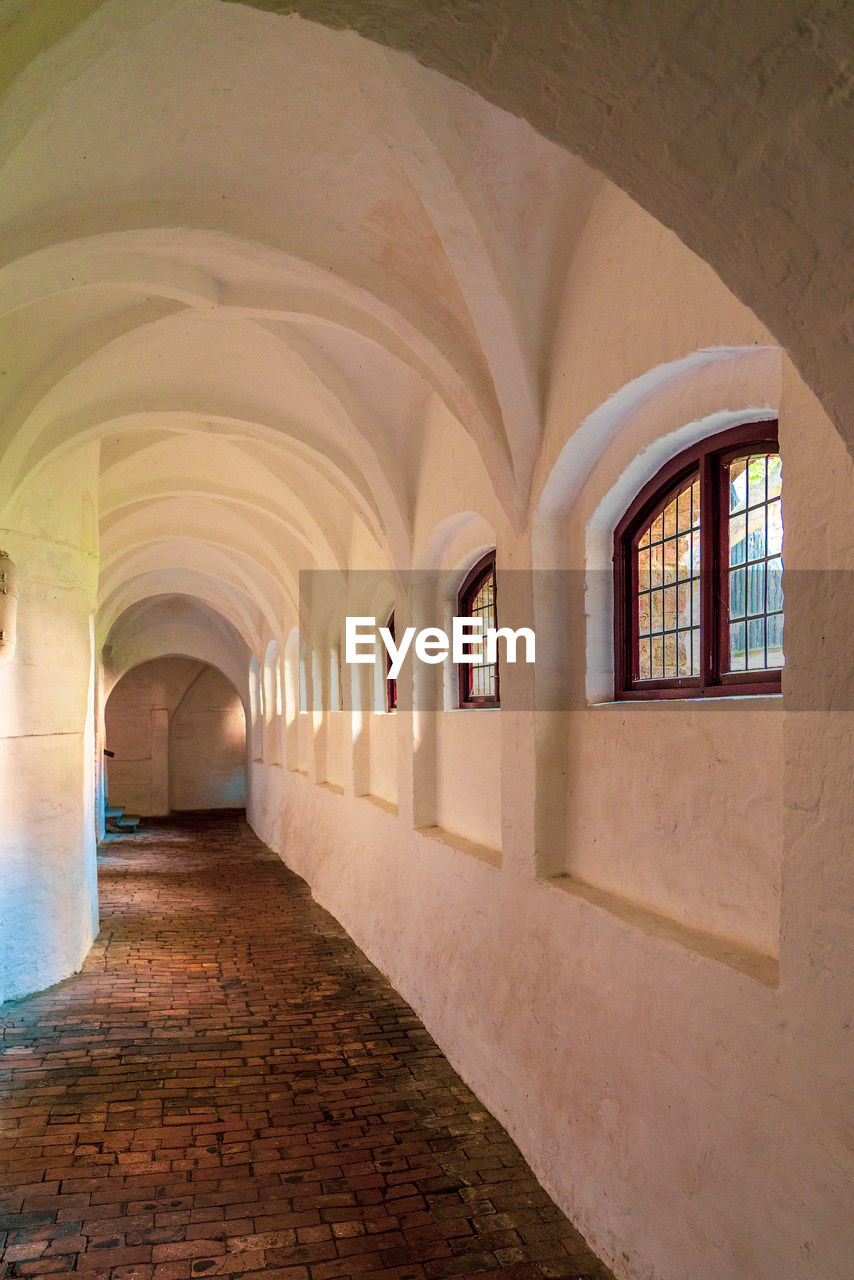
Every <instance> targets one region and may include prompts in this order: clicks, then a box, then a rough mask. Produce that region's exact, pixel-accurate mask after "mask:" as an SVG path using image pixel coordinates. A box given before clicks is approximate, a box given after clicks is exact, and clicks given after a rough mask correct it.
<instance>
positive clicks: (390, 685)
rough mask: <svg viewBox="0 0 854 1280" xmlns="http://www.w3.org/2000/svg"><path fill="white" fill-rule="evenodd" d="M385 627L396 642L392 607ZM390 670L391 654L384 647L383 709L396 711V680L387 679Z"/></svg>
mask: <svg viewBox="0 0 854 1280" xmlns="http://www.w3.org/2000/svg"><path fill="white" fill-rule="evenodd" d="M386 627H387V628H388V630H389V631H390V632H391V638H392V640H394V641H395V642H396V641H397V636H396V635H395V634H394V609H392V611H391V613H390V614H389V615H388V622H387V623H386ZM390 670H391V654H390V653H389V651H388V649H386V655H385V676H386V680H385V709H386V711H396V710H397V681H396V680H390V679H389V677H388V673H389V671H390Z"/></svg>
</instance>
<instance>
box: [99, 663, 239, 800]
mask: <svg viewBox="0 0 854 1280" xmlns="http://www.w3.org/2000/svg"><path fill="white" fill-rule="evenodd" d="M105 723H106V735H107V736H106V741H107V746H108V748H109V749H110V750H111V751H113V752H114V757H113V758H112V759H111V760H110V761H109V765H108V770H107V772H108V778H109V793H110V794H109V799H110V803H111V804H116V805H119V806H121V807H123V808H125V809H129V810H132V811H134V812H137V813H140V814H142V815H143V816H155V815H158V816H159V815H165V814H168V813H170V812H172V810H173V809H179V810H180V809H209V808H214V809H218V808H243V806H244V805H245V803H246V713H245V708H244V705H243V699H242V698H241V696H240V693H239V691H238V690H237V688H236V687H235V685H234V684H233V682H232V681H231V680H230V679H229V678H228V677H227V676H226V675H225V674H224V673H223V672H222V671H221V670H219V668H217V667H215V666H213V665H212V664H210V663H207V662H203V661H200V660H198V659H194V658H189V657H186V656H184V655H182V654H161V655H160V656H158V657H156V658H152V659H149V660H147V661H145V662H141V663H138V664H137V665H135V666H133V667H130V668H129V669H128V670H127V671H125V672H124V674H123V675H122V676H121V677H120V679H118V680H117V681H116V682H115V684H114V685H113V687H112V689H111V691H110V695H109V697H108V698H107V700H106V707H105Z"/></svg>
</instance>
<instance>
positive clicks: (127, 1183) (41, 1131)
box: [0, 816, 610, 1280]
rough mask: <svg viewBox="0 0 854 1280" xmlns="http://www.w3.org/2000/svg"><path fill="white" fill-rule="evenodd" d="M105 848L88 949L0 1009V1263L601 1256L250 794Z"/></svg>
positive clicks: (341, 1269) (592, 1274) (0, 1270)
mask: <svg viewBox="0 0 854 1280" xmlns="http://www.w3.org/2000/svg"><path fill="white" fill-rule="evenodd" d="M99 872H100V891H101V926H102V927H101V933H100V935H99V938H98V940H97V943H96V945H95V947H94V948H93V950H92V952H91V953H90V955H89V957H88V959H87V961H86V963H85V966H84V968H83V971H82V973H80V974H78V975H77V976H76V977H73V978H71V979H69V980H68V981H67V982H64V983H62V984H60V985H59V986H57V987H54V988H52V989H51V990H49V991H47V992H46V993H44V994H43V995H40V996H36V997H33V998H31V999H27V1000H24V1001H22V1002H20V1003H18V1004H15V1005H9V1006H7V1007H6V1009H5V1010H4V1015H5V1016H4V1018H3V1019H2V1020H0V1277H13V1276H42V1275H44V1276H47V1275H51V1276H53V1275H57V1274H60V1275H61V1274H63V1273H69V1272H75V1273H81V1272H82V1273H86V1274H87V1275H89V1276H92V1277H110V1280H183V1278H185V1277H194V1276H219V1275H243V1274H244V1273H246V1272H249V1273H260V1274H263V1275H264V1276H266V1277H269V1278H270V1280H333V1278H335V1277H349V1276H377V1277H384V1278H385V1280H392V1278H395V1280H421V1278H422V1277H425V1278H426V1277H436V1278H439V1277H444V1276H458V1275H465V1276H479V1277H487V1276H489V1277H493V1276H496V1277H497V1276H501V1277H504V1278H505V1280H529V1278H530V1280H533V1278H534V1277H576V1278H581V1277H586V1278H587V1280H605V1278H606V1277H608V1276H609V1275H610V1273H609V1272H608V1271H607V1270H606V1269H605V1268H604V1267H603V1266H602V1265H601V1263H599V1262H598V1261H597V1260H596V1259H595V1257H594V1256H593V1255H592V1254H591V1253H590V1251H589V1250H588V1249H587V1248H586V1246H585V1245H584V1242H583V1240H582V1239H581V1237H580V1236H579V1234H578V1233H577V1232H576V1231H575V1230H574V1229H573V1228H572V1227H571V1226H570V1224H569V1223H568V1222H567V1220H566V1219H565V1217H564V1216H563V1214H562V1213H561V1212H560V1211H559V1210H558V1209H557V1208H556V1207H555V1206H554V1205H553V1204H552V1202H551V1200H550V1199H549V1197H548V1196H547V1195H546V1193H545V1192H544V1191H543V1190H542V1189H541V1188H540V1186H539V1185H538V1183H537V1182H536V1181H535V1179H534V1177H533V1175H532V1174H531V1172H530V1170H529V1169H528V1167H527V1165H526V1164H525V1163H524V1161H523V1159H522V1157H521V1156H520V1154H519V1152H518V1151H517V1149H516V1147H515V1146H514V1144H513V1143H512V1142H511V1140H510V1139H509V1137H508V1136H507V1134H506V1133H505V1132H504V1130H503V1129H502V1128H501V1127H500V1126H499V1125H498V1124H497V1123H496V1121H495V1120H493V1118H492V1117H491V1116H490V1115H488V1114H487V1113H486V1112H485V1111H484V1110H483V1109H482V1107H481V1106H480V1105H479V1104H478V1102H477V1101H476V1099H475V1098H474V1097H473V1095H472V1094H471V1093H470V1092H469V1090H468V1089H467V1088H465V1086H464V1085H463V1084H462V1083H461V1081H460V1079H459V1078H458V1076H457V1075H456V1074H455V1072H454V1071H453V1070H452V1068H451V1067H450V1065H449V1064H448V1062H447V1061H446V1059H445V1058H444V1057H443V1056H442V1054H441V1053H440V1052H439V1050H438V1048H437V1047H436V1045H435V1044H434V1043H433V1041H432V1040H431V1039H430V1037H429V1035H428V1034H427V1033H426V1031H425V1030H424V1028H423V1027H422V1026H421V1024H420V1023H419V1021H418V1020H417V1018H416V1017H415V1016H414V1014H413V1013H412V1011H411V1010H410V1009H409V1007H408V1006H407V1005H406V1004H405V1003H404V1001H403V1000H402V999H401V998H400V997H399V996H398V995H397V994H396V993H395V992H394V991H393V990H392V989H391V987H390V986H389V985H388V983H387V982H386V981H385V980H384V979H383V978H382V977H381V975H380V974H379V973H378V971H377V970H376V969H375V968H373V966H372V965H371V964H370V963H369V962H368V961H367V960H366V959H365V957H364V956H363V955H362V953H361V952H360V951H359V950H358V949H357V948H356V947H355V945H354V944H353V943H352V942H351V941H350V940H349V939H348V937H347V936H346V934H345V933H344V932H343V930H342V929H341V927H340V926H339V925H338V924H337V923H336V922H335V921H334V920H333V919H332V917H331V916H329V915H328V914H327V913H326V912H325V911H323V910H321V909H320V908H319V907H318V906H317V905H316V904H315V903H314V902H313V900H312V899H311V897H310V895H309V892H308V889H307V887H306V885H305V883H304V881H302V880H301V879H299V878H298V877H297V876H295V875H293V874H292V873H291V872H289V871H288V870H287V869H286V867H285V866H284V865H283V863H282V862H281V861H280V860H279V858H278V857H277V856H275V855H274V854H273V853H271V852H270V851H269V850H268V849H267V847H266V846H265V845H263V844H262V843H261V842H260V841H259V840H258V839H257V838H256V837H255V836H254V835H253V833H252V832H251V830H250V829H249V828H248V826H247V825H246V824H245V823H244V822H243V821H241V820H240V819H239V818H238V817H236V816H228V817H216V818H214V817H211V818H204V819H200V818H187V819H184V820H179V821H176V820H172V819H170V820H169V822H168V824H166V823H165V822H164V823H156V824H149V826H148V830H147V833H146V834H144V835H142V836H139V837H121V838H118V839H115V840H113V841H111V842H110V843H109V844H108V845H106V846H105V847H104V849H103V850H102V856H101V857H100V859H99Z"/></svg>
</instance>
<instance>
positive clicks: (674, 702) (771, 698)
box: [587, 693, 783, 711]
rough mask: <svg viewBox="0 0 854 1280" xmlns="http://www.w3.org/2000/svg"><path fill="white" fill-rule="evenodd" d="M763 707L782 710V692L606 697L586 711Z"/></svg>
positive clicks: (592, 704) (588, 705)
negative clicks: (649, 708)
mask: <svg viewBox="0 0 854 1280" xmlns="http://www.w3.org/2000/svg"><path fill="white" fill-rule="evenodd" d="M733 702H737V703H739V704H742V705H743V704H749V705H751V706H755V707H763V708H765V709H766V710H768V711H774V710H776V711H782V710H783V695H782V693H726V694H721V696H720V697H716V698H608V699H605V700H603V701H602V702H588V704H587V709H588V711H598V710H599V709H600V708H601V707H620V708H622V709H625V708H627V707H628V708H632V709H636V708H638V707H720V706H729V705H730V704H731V703H733Z"/></svg>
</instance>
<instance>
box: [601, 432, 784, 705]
mask: <svg viewBox="0 0 854 1280" xmlns="http://www.w3.org/2000/svg"><path fill="white" fill-rule="evenodd" d="M782 550H783V514H782V462H781V459H780V453H779V446H778V443H777V423H776V422H754V423H750V424H749V425H748V426H743V427H736V428H734V429H733V430H731V431H726V432H723V433H722V434H721V435H717V436H713V437H711V438H709V439H708V440H704V441H702V442H701V443H700V444H698V445H695V446H694V447H693V448H691V449H689V450H687V451H686V452H685V453H682V454H680V455H679V456H678V457H677V458H674V459H673V460H672V461H671V462H669V463H668V464H667V466H666V467H664V468H663V469H662V470H661V471H660V472H659V473H658V475H657V476H656V477H655V479H654V480H652V481H651V482H650V483H649V484H648V485H646V486H645V488H644V489H642V490H641V492H640V493H639V494H638V496H637V498H636V499H635V501H634V502H633V503H632V505H631V507H630V508H629V510H628V511H627V512H626V515H625V516H624V517H623V519H622V521H621V522H620V524H619V525H618V526H617V530H616V535H615V546H614V580H615V601H614V604H615V607H614V648H615V674H616V689H615V695H616V697H617V698H624V699H626V698H628V699H631V698H635V699H640V698H648V697H654V698H662V697H663V698H673V697H703V696H721V695H723V694H746V693H777V692H779V690H780V674H781V669H782V667H783V663H784V657H783V560H782Z"/></svg>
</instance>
